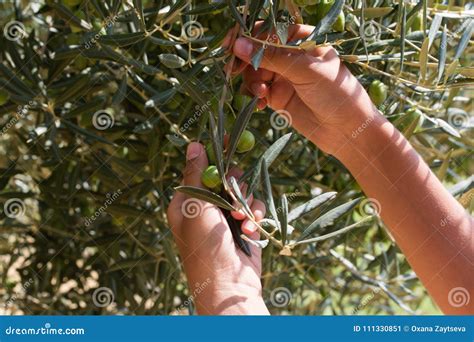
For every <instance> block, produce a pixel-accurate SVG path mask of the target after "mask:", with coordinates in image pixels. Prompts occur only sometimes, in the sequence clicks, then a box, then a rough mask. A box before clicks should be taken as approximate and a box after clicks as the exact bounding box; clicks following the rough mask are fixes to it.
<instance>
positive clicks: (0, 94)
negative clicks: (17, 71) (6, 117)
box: [0, 90, 10, 106]
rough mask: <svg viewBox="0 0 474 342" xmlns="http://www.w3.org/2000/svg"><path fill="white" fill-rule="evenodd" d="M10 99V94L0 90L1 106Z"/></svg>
mask: <svg viewBox="0 0 474 342" xmlns="http://www.w3.org/2000/svg"><path fill="white" fill-rule="evenodd" d="M9 99H10V94H8V93H7V92H6V91H4V90H0V106H3V105H4V104H5V103H7V102H8V100H9Z"/></svg>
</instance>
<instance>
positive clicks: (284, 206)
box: [277, 194, 288, 246]
mask: <svg viewBox="0 0 474 342" xmlns="http://www.w3.org/2000/svg"><path fill="white" fill-rule="evenodd" d="M279 209H280V210H279V211H278V213H277V214H278V216H279V221H280V232H281V243H282V245H283V246H285V244H286V239H287V232H288V199H287V198H286V196H285V194H283V196H281V199H280V208H279Z"/></svg>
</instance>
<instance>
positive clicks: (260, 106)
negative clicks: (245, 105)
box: [257, 99, 267, 110]
mask: <svg viewBox="0 0 474 342" xmlns="http://www.w3.org/2000/svg"><path fill="white" fill-rule="evenodd" d="M266 106H267V100H266V99H260V100H258V102H257V108H258V110H262V109H265V107H266Z"/></svg>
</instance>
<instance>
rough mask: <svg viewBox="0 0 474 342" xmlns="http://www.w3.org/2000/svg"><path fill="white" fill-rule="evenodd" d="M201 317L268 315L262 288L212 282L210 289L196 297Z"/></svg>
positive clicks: (197, 308)
mask: <svg viewBox="0 0 474 342" xmlns="http://www.w3.org/2000/svg"><path fill="white" fill-rule="evenodd" d="M195 304H196V310H197V312H198V314H200V315H268V314H269V312H268V309H267V307H266V305H265V302H264V300H263V297H262V291H261V286H258V287H255V286H252V285H246V284H240V283H235V282H233V283H228V282H220V281H214V282H212V281H210V282H209V287H208V288H206V289H204V290H203V291H201V292H200V293H199V294H196V296H195Z"/></svg>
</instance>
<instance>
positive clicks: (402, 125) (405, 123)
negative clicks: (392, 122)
mask: <svg viewBox="0 0 474 342" xmlns="http://www.w3.org/2000/svg"><path fill="white" fill-rule="evenodd" d="M417 118H419V119H418V124H417V126H416V127H417V128H416V129H415V132H417V131H418V130H419V129H420V128H421V125H422V124H423V121H424V117H423V113H422V112H421V110H419V109H418V108H415V107H411V108H410V109H408V110H407V111H406V112H405V114H404V115H403V116H402V117H401V118H400V119H399V121H398V124H397V128H398V129H399V130H400V131H402V132H403V131H405V130H406V129H407V128H408V127H409V126H410V124H411V123H412V122H413V121H415V120H416V119H417Z"/></svg>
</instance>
